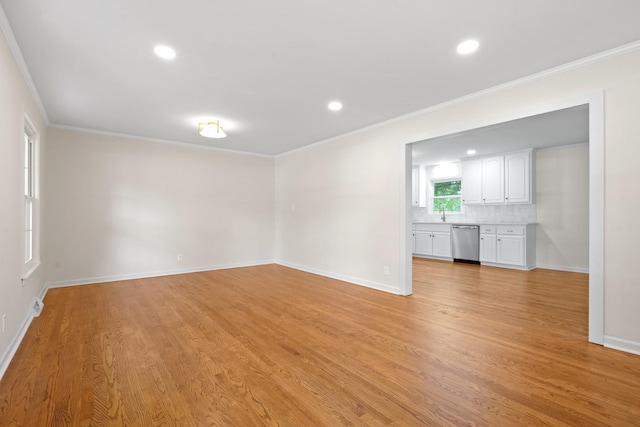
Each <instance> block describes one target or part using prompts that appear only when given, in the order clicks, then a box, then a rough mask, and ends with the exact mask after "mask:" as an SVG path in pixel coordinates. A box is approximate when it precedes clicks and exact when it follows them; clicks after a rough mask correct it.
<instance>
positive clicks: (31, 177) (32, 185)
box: [22, 116, 40, 280]
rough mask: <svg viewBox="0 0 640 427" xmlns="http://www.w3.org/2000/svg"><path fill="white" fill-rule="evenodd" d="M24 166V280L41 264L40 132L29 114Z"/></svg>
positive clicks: (26, 126)
mask: <svg viewBox="0 0 640 427" xmlns="http://www.w3.org/2000/svg"><path fill="white" fill-rule="evenodd" d="M22 143H23V150H22V152H23V158H22V164H23V168H24V173H23V175H22V176H23V179H22V188H23V190H24V223H23V225H24V227H23V230H24V240H23V252H22V253H23V262H24V266H23V276H22V278H23V280H24V279H26V278H28V277H29V275H30V274H31V273H32V272H33V271H34V270H35V269H36V268H37V267H38V265H40V256H39V255H40V254H39V245H38V234H39V229H38V218H39V209H38V186H37V182H38V180H37V167H36V166H37V164H36V160H37V156H36V153H37V146H38V132H37V130H36V128H35V126H34V125H33V123H32V122H31V120H29V118H28V117H27V116H25V118H24V131H23V137H22Z"/></svg>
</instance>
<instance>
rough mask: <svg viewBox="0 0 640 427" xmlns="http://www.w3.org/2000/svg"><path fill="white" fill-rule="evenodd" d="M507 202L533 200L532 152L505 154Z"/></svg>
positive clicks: (528, 201)
mask: <svg viewBox="0 0 640 427" xmlns="http://www.w3.org/2000/svg"><path fill="white" fill-rule="evenodd" d="M504 173H505V202H506V203H530V202H531V194H530V193H531V191H530V188H531V152H530V151H526V152H522V153H513V154H508V155H506V156H505V170H504Z"/></svg>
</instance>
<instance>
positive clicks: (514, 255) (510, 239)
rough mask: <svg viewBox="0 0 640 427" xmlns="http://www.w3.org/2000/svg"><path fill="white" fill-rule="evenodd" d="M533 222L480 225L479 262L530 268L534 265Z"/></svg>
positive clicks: (534, 238) (534, 240)
mask: <svg viewBox="0 0 640 427" xmlns="http://www.w3.org/2000/svg"><path fill="white" fill-rule="evenodd" d="M535 245H536V234H535V224H523V225H482V226H480V262H481V263H483V264H495V265H497V266H503V267H512V268H518V269H523V270H531V269H533V268H535V265H536V246H535Z"/></svg>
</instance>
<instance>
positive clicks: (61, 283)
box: [41, 261, 274, 298]
mask: <svg viewBox="0 0 640 427" xmlns="http://www.w3.org/2000/svg"><path fill="white" fill-rule="evenodd" d="M273 263H274V262H273V261H256V262H250V263H238V264H218V265H209V266H205V267H194V268H180V269H175V270H161V271H151V272H145V273H133V274H119V275H115V276H99V277H87V278H84V279H73V280H62V281H59V282H49V283H47V284H46V285H45V289H44V292H43V294H42V295H41V298H44V296H45V295H46V293H47V291H48V290H49V289H51V288H65V287H67V286H82V285H93V284H96V283H107V282H117V281H120V280H135V279H148V278H151V277H161V276H174V275H176V274H188V273H199V272H202V271H214V270H226V269H228V268H241V267H254V266H257V265H267V264H273Z"/></svg>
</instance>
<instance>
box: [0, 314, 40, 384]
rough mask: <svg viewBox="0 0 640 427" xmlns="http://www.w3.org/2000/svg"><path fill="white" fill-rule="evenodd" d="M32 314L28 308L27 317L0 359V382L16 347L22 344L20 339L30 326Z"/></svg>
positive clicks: (16, 349)
mask: <svg viewBox="0 0 640 427" xmlns="http://www.w3.org/2000/svg"><path fill="white" fill-rule="evenodd" d="M33 314H34V312H33V310H31V307H29V310H28V311H27V316H26V318H25V319H24V322H22V326H20V329H18V332H17V333H16V335H15V336H14V337H13V340H11V343H10V344H9V347H8V348H7V350H6V351H5V352H4V354H3V355H2V358H0V380H2V377H3V376H4V373H5V372H6V371H7V368H8V367H9V364H10V363H11V360H12V359H13V356H15V354H16V351H18V347H20V343H21V342H22V339H23V338H24V336H25V334H26V333H27V330H28V329H29V325H31V321H32V320H33V317H34V316H33Z"/></svg>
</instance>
